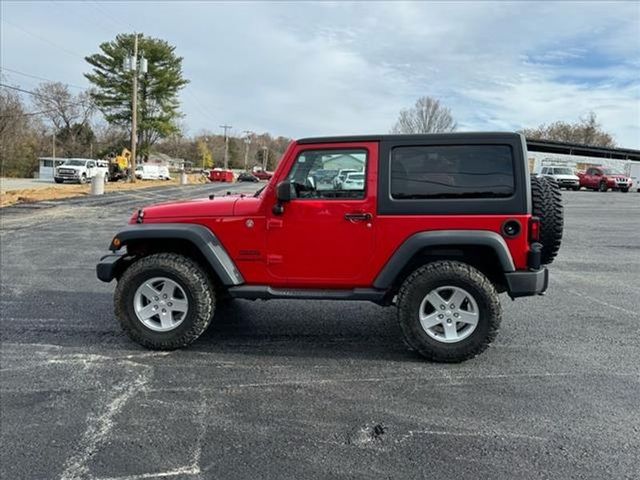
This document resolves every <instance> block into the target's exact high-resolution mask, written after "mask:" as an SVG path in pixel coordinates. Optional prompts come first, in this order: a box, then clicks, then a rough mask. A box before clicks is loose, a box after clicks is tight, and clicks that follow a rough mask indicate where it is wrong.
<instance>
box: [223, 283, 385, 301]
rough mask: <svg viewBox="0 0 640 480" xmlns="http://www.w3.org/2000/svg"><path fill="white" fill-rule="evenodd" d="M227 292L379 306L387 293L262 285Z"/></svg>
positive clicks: (257, 297)
mask: <svg viewBox="0 0 640 480" xmlns="http://www.w3.org/2000/svg"><path fill="white" fill-rule="evenodd" d="M227 291H228V292H229V295H231V296H232V297H233V298H245V299H248V300H275V299H296V300H360V301H369V302H374V303H379V304H382V303H384V298H385V295H386V293H387V292H386V291H385V290H376V289H373V288H354V289H350V290H322V289H306V288H301V289H291V288H282V289H279V288H271V287H268V286H263V285H240V286H238V287H231V288H229V290H227Z"/></svg>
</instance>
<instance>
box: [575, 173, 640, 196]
mask: <svg viewBox="0 0 640 480" xmlns="http://www.w3.org/2000/svg"><path fill="white" fill-rule="evenodd" d="M578 178H579V179H580V187H585V188H590V189H592V190H599V191H601V192H606V191H607V190H609V189H611V190H620V191H621V192H624V193H627V192H628V191H629V189H630V188H631V185H632V184H633V182H632V181H631V179H630V178H629V177H627V176H626V175H625V174H624V173H619V172H616V171H614V170H612V169H611V168H606V167H590V168H587V171H586V172H585V173H578Z"/></svg>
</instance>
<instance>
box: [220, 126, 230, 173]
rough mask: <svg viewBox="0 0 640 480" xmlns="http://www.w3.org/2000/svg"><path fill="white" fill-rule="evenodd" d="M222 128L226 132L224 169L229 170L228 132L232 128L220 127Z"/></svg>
mask: <svg viewBox="0 0 640 480" xmlns="http://www.w3.org/2000/svg"><path fill="white" fill-rule="evenodd" d="M220 128H222V129H223V130H224V169H225V170H228V169H229V136H228V135H227V130H229V129H230V128H231V125H220Z"/></svg>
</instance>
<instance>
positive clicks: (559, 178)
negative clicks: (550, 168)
mask: <svg viewBox="0 0 640 480" xmlns="http://www.w3.org/2000/svg"><path fill="white" fill-rule="evenodd" d="M553 177H554V178H556V179H558V180H580V179H579V178H578V176H577V175H561V174H558V175H553Z"/></svg>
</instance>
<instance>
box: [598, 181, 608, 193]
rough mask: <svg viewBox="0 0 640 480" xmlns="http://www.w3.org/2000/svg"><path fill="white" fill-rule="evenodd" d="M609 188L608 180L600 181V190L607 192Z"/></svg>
mask: <svg viewBox="0 0 640 480" xmlns="http://www.w3.org/2000/svg"><path fill="white" fill-rule="evenodd" d="M607 190H609V189H608V188H607V182H600V185H598V191H600V192H606V191H607Z"/></svg>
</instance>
